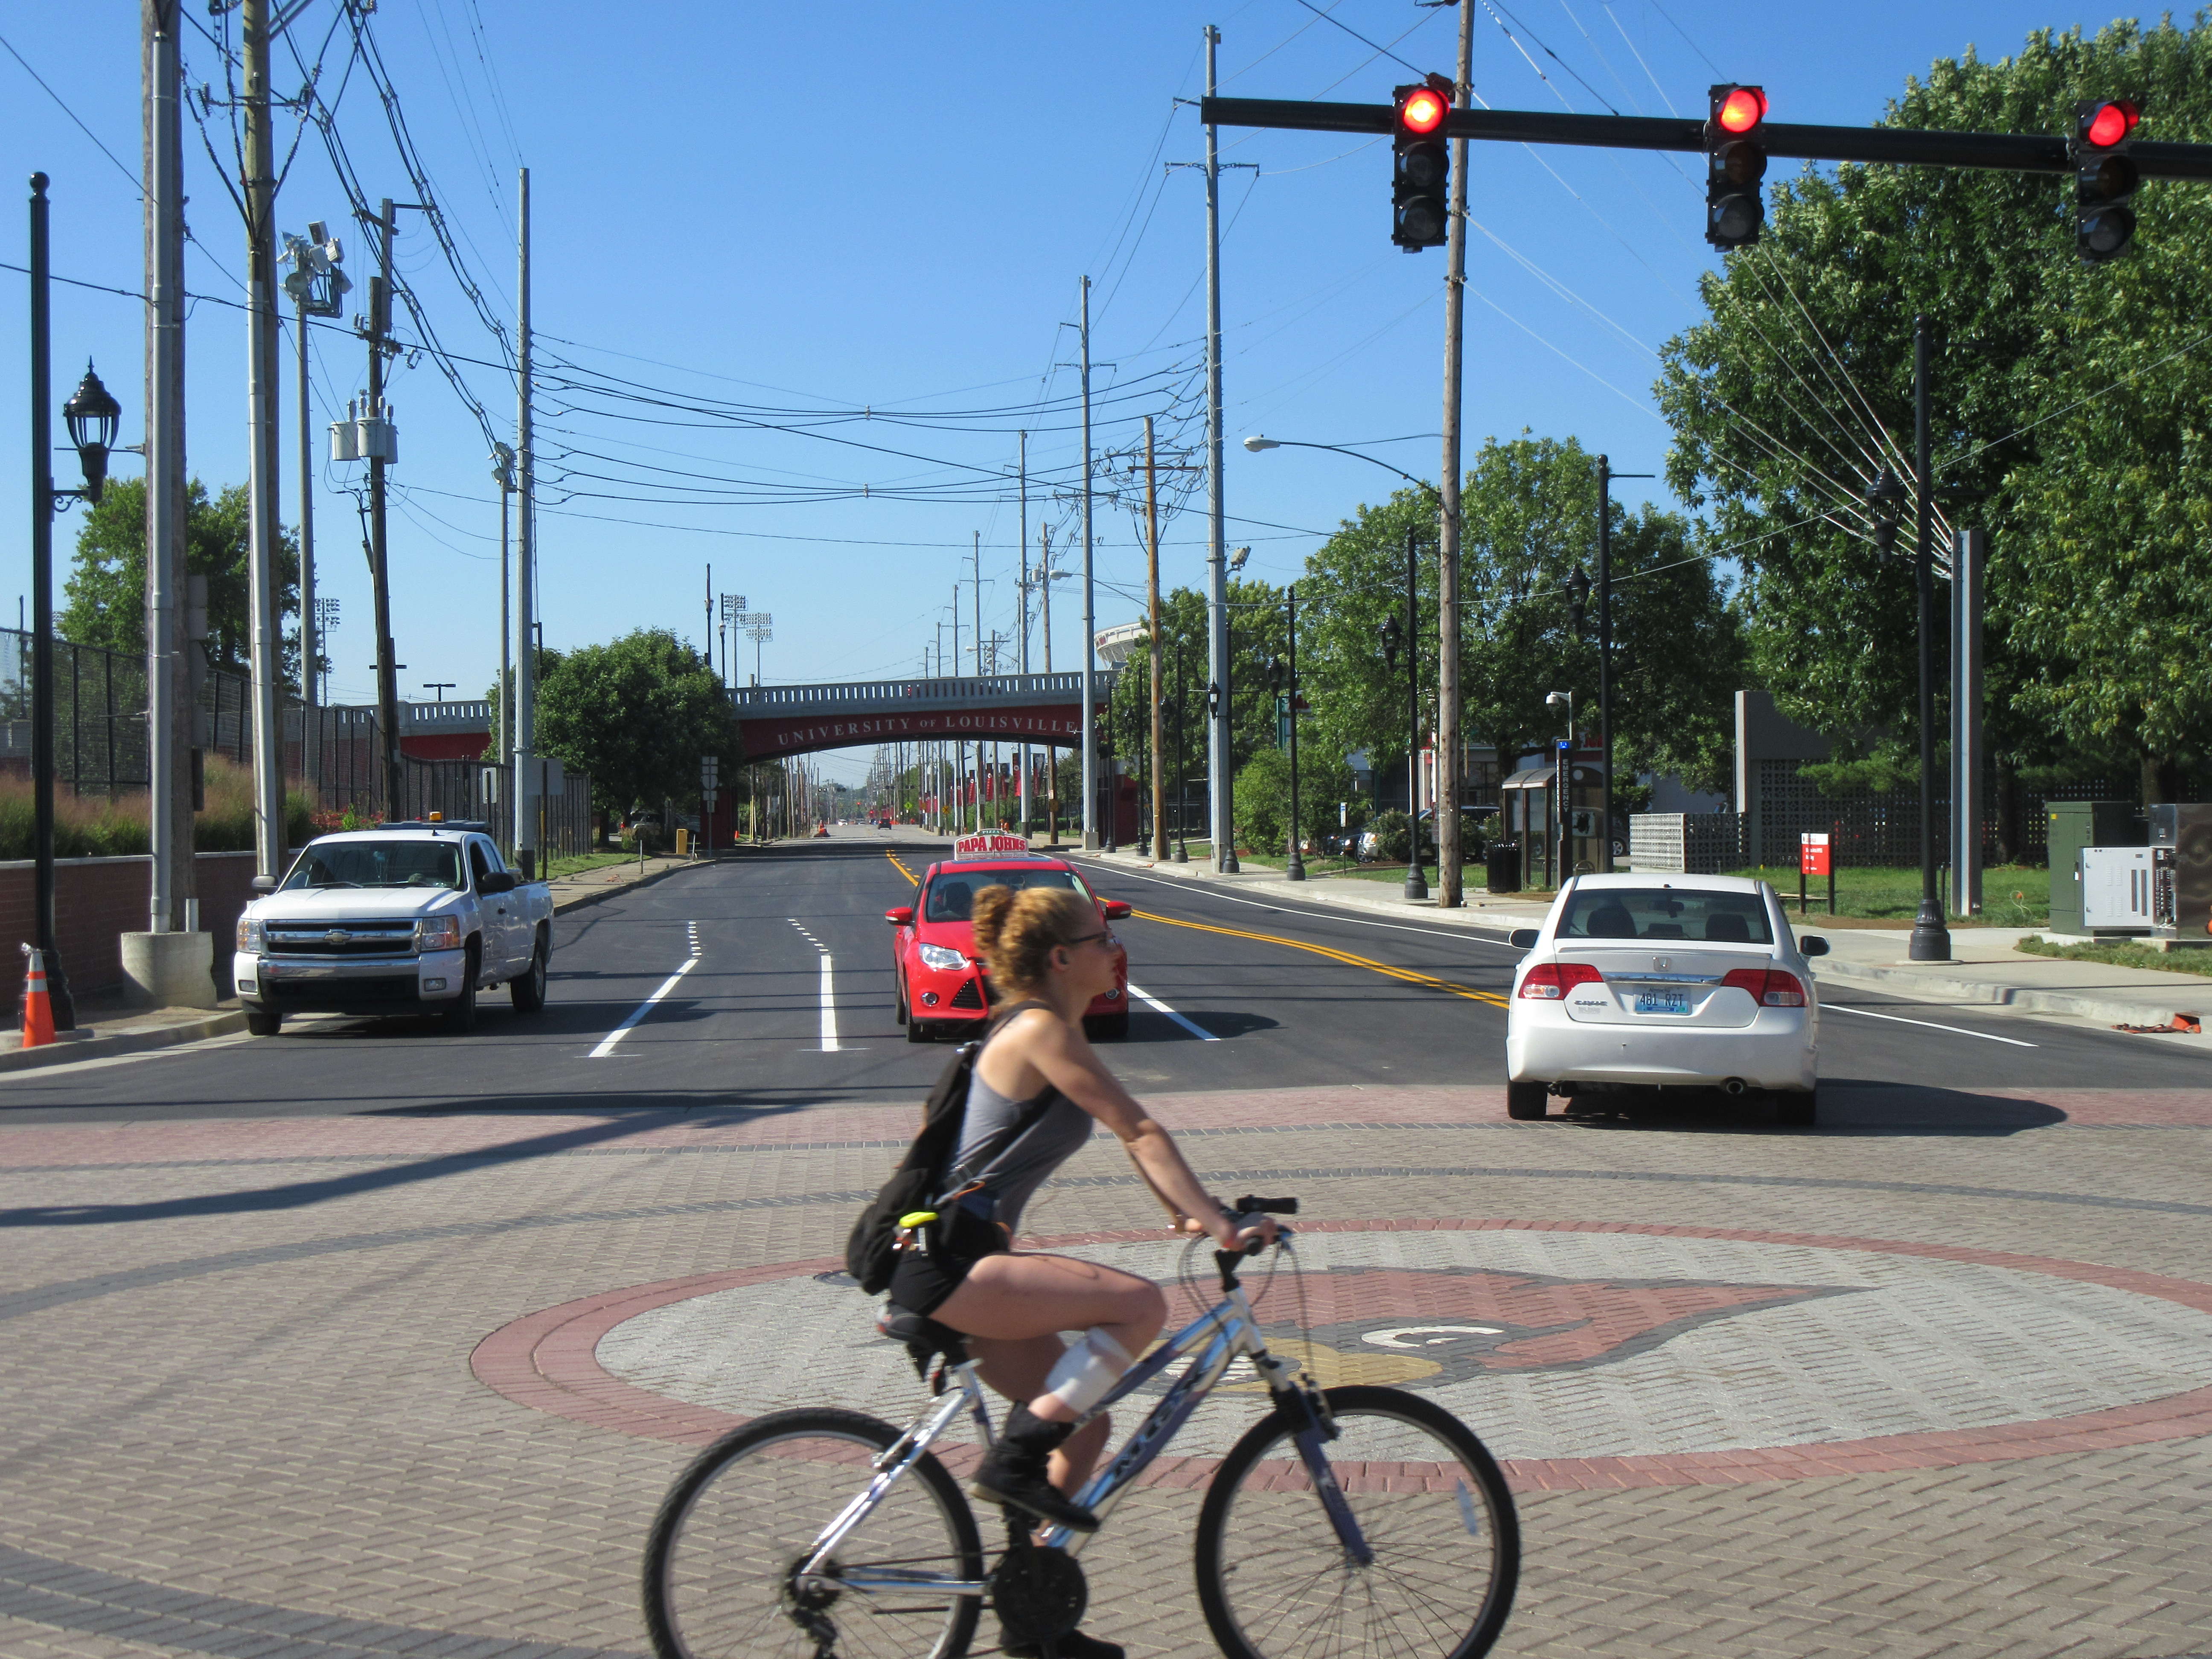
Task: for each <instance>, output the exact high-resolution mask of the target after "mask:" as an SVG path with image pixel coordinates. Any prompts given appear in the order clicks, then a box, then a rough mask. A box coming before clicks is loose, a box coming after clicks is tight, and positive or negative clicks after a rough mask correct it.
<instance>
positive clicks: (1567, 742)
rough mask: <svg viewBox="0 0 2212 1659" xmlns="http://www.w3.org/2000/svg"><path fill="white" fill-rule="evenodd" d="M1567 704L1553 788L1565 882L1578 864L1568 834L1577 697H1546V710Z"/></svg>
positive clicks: (1552, 693)
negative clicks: (1565, 730) (1575, 864)
mask: <svg viewBox="0 0 2212 1659" xmlns="http://www.w3.org/2000/svg"><path fill="white" fill-rule="evenodd" d="M1563 704H1564V705H1565V708H1566V711H1567V735H1566V736H1565V737H1564V738H1560V739H1559V749H1558V750H1557V751H1556V752H1557V756H1558V758H1557V759H1556V760H1555V761H1554V762H1553V776H1554V777H1555V778H1556V779H1557V780H1558V781H1557V782H1556V783H1555V784H1554V785H1553V793H1554V794H1556V795H1557V796H1559V879H1560V880H1561V881H1562V882H1564V881H1565V879H1566V878H1567V872H1568V870H1569V869H1570V868H1571V866H1573V864H1574V860H1573V859H1572V857H1571V856H1570V854H1571V853H1572V852H1573V850H1574V842H1572V840H1571V839H1570V837H1569V835H1568V822H1569V815H1568V803H1567V793H1568V789H1569V787H1570V785H1571V781H1572V779H1573V777H1574V771H1575V769H1574V749H1575V694H1574V693H1573V692H1571V691H1547V692H1546V693H1545V694H1544V707H1545V708H1559V707H1560V706H1561V705H1563ZM1606 833H1607V835H1611V834H1612V833H1613V826H1612V825H1610V824H1607V826H1606Z"/></svg>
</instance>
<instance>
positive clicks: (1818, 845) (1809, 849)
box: [1797, 829, 1828, 876]
mask: <svg viewBox="0 0 2212 1659" xmlns="http://www.w3.org/2000/svg"><path fill="white" fill-rule="evenodd" d="M1797 873H1798V874H1799V875H1801V876H1825V875H1826V874H1827V873H1828V837H1827V836H1826V835H1815V834H1814V832H1813V831H1811V830H1809V829H1808V830H1807V831H1805V833H1804V834H1802V835H1801V836H1798V837H1797Z"/></svg>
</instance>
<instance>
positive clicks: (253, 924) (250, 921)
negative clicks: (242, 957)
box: [238, 916, 265, 951]
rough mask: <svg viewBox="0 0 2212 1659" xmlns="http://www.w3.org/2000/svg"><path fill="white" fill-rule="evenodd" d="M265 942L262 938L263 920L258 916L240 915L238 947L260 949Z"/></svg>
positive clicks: (249, 949)
mask: <svg viewBox="0 0 2212 1659" xmlns="http://www.w3.org/2000/svg"><path fill="white" fill-rule="evenodd" d="M264 942H265V941H264V939H263V938H262V933H261V921H260V919H259V918H258V917H257V916H240V918H239V919H238V948H239V949H240V950H241V951H258V950H260V949H261V948H262V946H263V945H264Z"/></svg>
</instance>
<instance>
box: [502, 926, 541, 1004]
mask: <svg viewBox="0 0 2212 1659" xmlns="http://www.w3.org/2000/svg"><path fill="white" fill-rule="evenodd" d="M551 945H552V942H551V941H550V939H547V938H546V937H545V930H544V928H543V927H541V928H539V929H538V943H537V944H536V945H534V946H532V949H531V952H530V966H529V967H527V968H526V969H523V970H522V972H521V973H520V975H517V976H516V977H515V978H514V979H513V980H512V981H509V982H508V985H507V995H508V996H510V997H512V998H513V999H514V1012H516V1013H518V1014H534V1013H536V1012H538V1010H539V1009H540V1008H543V1007H544V1006H545V969H546V960H545V959H546V957H548V956H550V954H551Z"/></svg>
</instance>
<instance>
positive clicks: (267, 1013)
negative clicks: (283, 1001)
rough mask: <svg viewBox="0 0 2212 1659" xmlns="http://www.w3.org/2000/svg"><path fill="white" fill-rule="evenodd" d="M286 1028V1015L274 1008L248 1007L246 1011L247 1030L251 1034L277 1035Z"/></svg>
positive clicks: (248, 1034) (247, 1033)
mask: <svg viewBox="0 0 2212 1659" xmlns="http://www.w3.org/2000/svg"><path fill="white" fill-rule="evenodd" d="M283 1029H284V1016H283V1015H282V1014H280V1013H278V1012H276V1011H275V1010H274V1009H265V1010H264V1009H260V1008H248V1009H247V1010H246V1035H247V1036H276V1033H277V1032H279V1031H281V1030H283Z"/></svg>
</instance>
